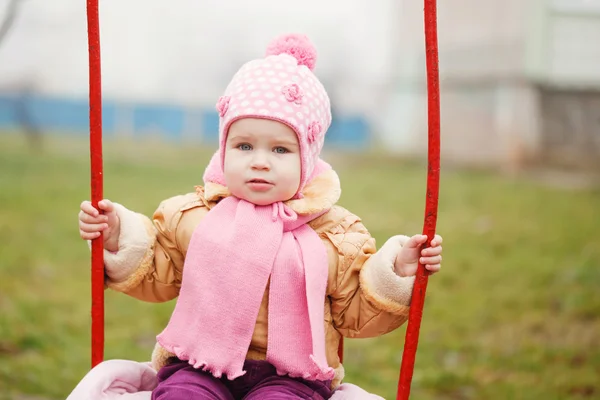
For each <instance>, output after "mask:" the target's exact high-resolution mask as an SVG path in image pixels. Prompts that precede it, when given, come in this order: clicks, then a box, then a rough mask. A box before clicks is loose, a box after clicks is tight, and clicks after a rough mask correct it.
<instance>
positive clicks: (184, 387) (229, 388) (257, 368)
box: [152, 360, 332, 400]
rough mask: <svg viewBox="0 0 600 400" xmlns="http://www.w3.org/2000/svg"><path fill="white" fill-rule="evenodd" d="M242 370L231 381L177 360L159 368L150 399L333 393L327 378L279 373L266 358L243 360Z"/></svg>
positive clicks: (256, 399)
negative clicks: (291, 375) (314, 378)
mask: <svg viewBox="0 0 600 400" xmlns="http://www.w3.org/2000/svg"><path fill="white" fill-rule="evenodd" d="M244 371H246V373H245V374H244V375H242V376H240V377H239V378H237V379H234V380H233V381H230V380H228V379H227V378H226V377H222V378H220V379H219V378H215V377H214V376H212V375H211V374H210V373H208V372H204V371H202V370H199V369H195V368H194V367H192V366H191V365H189V364H188V363H187V361H180V360H177V361H175V362H174V363H172V364H169V365H167V366H165V367H163V368H161V369H160V371H158V386H157V387H156V388H155V389H154V391H153V392H152V400H203V399H206V400H238V399H240V400H242V399H243V400H283V399H314V400H324V399H328V398H330V397H331V395H332V393H331V390H330V384H331V382H330V381H326V382H322V381H307V380H304V379H296V378H290V377H286V376H279V375H277V372H276V371H275V367H273V366H272V365H271V364H269V363H268V362H266V361H254V360H246V362H245V363H244Z"/></svg>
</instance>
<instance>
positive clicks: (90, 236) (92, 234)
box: [79, 230, 100, 240]
mask: <svg viewBox="0 0 600 400" xmlns="http://www.w3.org/2000/svg"><path fill="white" fill-rule="evenodd" d="M79 236H81V238H82V239H83V240H92V239H96V238H97V237H100V232H84V231H82V230H80V231H79Z"/></svg>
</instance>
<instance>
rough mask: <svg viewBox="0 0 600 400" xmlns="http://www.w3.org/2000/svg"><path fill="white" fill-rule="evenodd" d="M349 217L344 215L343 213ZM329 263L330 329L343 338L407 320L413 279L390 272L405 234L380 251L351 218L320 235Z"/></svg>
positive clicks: (368, 333) (388, 328) (382, 331)
mask: <svg viewBox="0 0 600 400" xmlns="http://www.w3.org/2000/svg"><path fill="white" fill-rule="evenodd" d="M348 214H349V213H348ZM325 237H326V240H324V242H325V244H326V246H327V251H328V255H329V260H330V274H329V282H328V295H329V299H330V302H331V314H332V319H333V323H334V326H335V327H336V329H337V330H338V331H339V332H340V333H341V334H342V335H343V336H345V337H350V338H367V337H375V336H380V335H383V334H386V333H388V332H391V331H393V330H394V329H396V328H398V327H399V326H401V325H402V324H403V323H404V322H405V321H406V320H407V318H408V310H409V305H410V299H411V295H412V287H413V282H414V277H407V278H402V277H399V276H397V275H396V274H395V273H394V271H393V264H394V260H395V257H396V254H397V253H398V251H399V250H400V249H401V247H402V244H403V243H404V242H405V241H406V240H407V239H408V238H407V237H406V236H394V237H392V238H391V239H389V240H388V241H387V242H386V243H385V244H384V246H382V248H381V249H380V250H379V251H376V246H375V239H374V238H372V237H371V235H370V234H369V232H368V231H367V229H366V228H365V227H364V225H363V224H362V223H361V222H360V219H359V218H358V217H356V216H354V215H351V214H349V215H346V216H345V217H344V218H343V219H342V220H341V222H340V223H339V224H338V225H336V226H335V227H334V228H332V229H330V230H328V231H326V232H325Z"/></svg>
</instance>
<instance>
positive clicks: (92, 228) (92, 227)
mask: <svg viewBox="0 0 600 400" xmlns="http://www.w3.org/2000/svg"><path fill="white" fill-rule="evenodd" d="M107 228H108V224H87V223H85V222H83V221H79V230H80V231H82V232H87V233H94V232H101V231H103V230H105V229H107Z"/></svg>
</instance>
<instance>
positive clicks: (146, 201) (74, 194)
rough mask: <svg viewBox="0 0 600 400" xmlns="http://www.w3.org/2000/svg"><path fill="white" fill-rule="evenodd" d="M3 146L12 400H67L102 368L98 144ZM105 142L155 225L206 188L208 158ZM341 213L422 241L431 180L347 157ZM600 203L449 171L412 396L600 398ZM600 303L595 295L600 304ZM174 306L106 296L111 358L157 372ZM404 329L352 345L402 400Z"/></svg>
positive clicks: (0, 200) (124, 183) (108, 176)
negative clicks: (155, 351)
mask: <svg viewBox="0 0 600 400" xmlns="http://www.w3.org/2000/svg"><path fill="white" fill-rule="evenodd" d="M46 144H47V147H46V151H45V152H44V153H41V154H35V153H32V152H31V151H29V150H28V149H27V147H26V146H25V144H24V143H23V141H22V140H21V139H20V138H17V137H15V136H10V135H1V136H0V388H2V389H3V390H2V391H1V392H0V399H26V398H27V399H33V398H36V399H38V398H39V399H64V398H65V397H66V396H67V394H68V393H69V392H70V391H71V390H72V388H73V387H74V386H75V385H76V384H77V382H78V381H79V380H80V379H81V378H82V376H83V375H84V374H85V373H86V371H87V370H88V369H89V363H90V347H89V344H90V337H89V335H90V299H89V297H90V283H89V264H90V257H89V251H88V248H87V246H86V244H85V243H84V242H83V241H81V240H80V239H79V237H78V232H77V211H78V206H79V203H80V202H81V201H82V200H83V199H86V198H89V167H88V160H89V157H88V148H87V143H86V142H85V141H84V140H82V139H81V138H75V137H68V136H64V137H61V138H60V139H58V140H57V139H54V140H53V141H51V142H50V143H46ZM162 147H163V148H162V149H161V146H160V145H158V144H151V143H146V144H137V145H132V144H119V145H115V144H112V143H108V142H107V143H106V144H105V186H104V190H105V196H106V197H108V198H111V199H113V200H115V201H118V202H120V203H122V204H125V205H126V206H128V207H130V208H132V209H134V210H137V211H140V212H143V213H146V214H151V213H152V212H153V211H154V208H155V207H156V206H157V205H158V203H159V202H160V201H161V200H162V199H164V198H166V197H168V196H172V195H175V194H178V193H184V192H188V191H192V190H193V185H195V184H199V183H201V178H202V172H203V168H204V166H205V164H206V161H207V159H208V155H209V153H208V152H207V151H206V150H204V151H202V150H200V149H198V148H195V147H193V146H186V147H185V148H180V147H171V146H167V145H164V146H162ZM332 162H335V165H334V166H335V167H336V168H337V170H338V172H339V174H340V176H341V178H342V182H343V188H344V193H343V196H342V200H341V205H343V206H345V207H347V208H349V209H351V210H352V211H354V212H355V213H357V214H358V215H360V216H361V217H362V218H363V221H364V223H365V224H366V225H367V227H369V228H370V230H371V232H372V234H373V235H374V236H375V237H376V238H377V240H378V243H382V242H383V241H384V240H385V239H386V238H387V237H389V236H391V235H393V234H397V233H407V234H413V233H417V232H419V231H420V229H421V224H422V215H423V204H424V185H425V175H424V174H425V169H424V168H423V166H415V165H407V164H403V163H401V162H399V161H394V160H389V159H383V158H381V157H373V156H371V157H367V156H363V157H360V158H358V159H355V158H352V157H351V156H349V155H347V156H345V157H336V158H335V160H333V159H332ZM599 224H600V192H598V191H579V192H568V191H561V190H558V189H548V188H544V187H540V186H538V185H536V184H535V183H532V182H528V181H513V180H508V179H506V178H501V177H497V176H495V175H492V174H487V173H482V172H457V171H449V170H443V175H442V189H441V200H440V216H439V222H438V230H439V232H440V233H441V234H442V235H444V238H445V243H444V244H445V252H444V270H443V272H441V273H440V274H439V275H437V276H435V277H433V278H431V280H430V283H429V288H428V292H427V293H428V295H427V299H426V308H425V313H424V320H423V325H422V328H421V339H420V347H419V351H418V353H417V365H416V368H415V373H414V379H413V389H412V398H414V399H419V400H429V399H527V400H531V399H544V400H552V399H584V398H590V399H591V398H600V383H599V382H600V295H599V294H598V292H599V289H600V229H598V226H599ZM594 293H596V294H595V295H594ZM173 306H174V303H173V302H171V303H167V304H160V305H156V304H144V303H141V302H139V301H136V300H133V299H130V298H127V297H126V296H124V295H121V294H118V293H114V292H110V291H107V292H106V352H105V357H106V358H107V359H110V358H125V359H133V360H148V359H149V358H150V353H151V351H152V348H153V345H154V337H155V335H156V334H157V333H159V332H160V331H161V330H162V329H163V328H164V326H165V325H166V323H167V321H168V318H169V315H170V311H171V309H172V307H173ZM404 331H405V327H403V328H401V329H399V330H398V331H396V332H394V333H392V334H389V335H386V336H385V337H382V338H377V339H365V340H353V341H347V342H346V364H345V365H346V370H347V376H348V377H347V380H348V381H350V382H353V383H356V384H358V385H361V386H363V387H364V388H366V389H368V390H371V391H373V392H375V393H378V394H380V395H382V396H384V397H385V398H387V399H394V398H395V392H396V383H397V377H398V371H399V365H400V360H401V352H402V346H403V338H404Z"/></svg>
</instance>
